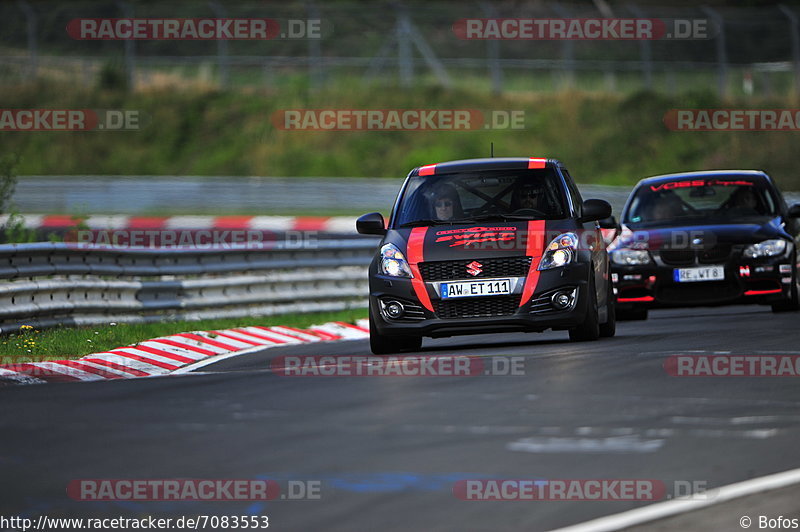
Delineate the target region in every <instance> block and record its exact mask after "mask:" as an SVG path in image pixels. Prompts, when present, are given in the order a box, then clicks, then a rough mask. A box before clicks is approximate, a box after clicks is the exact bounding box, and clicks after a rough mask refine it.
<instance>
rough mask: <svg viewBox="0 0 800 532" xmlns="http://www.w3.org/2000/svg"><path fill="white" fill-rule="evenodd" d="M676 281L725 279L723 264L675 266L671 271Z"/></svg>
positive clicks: (692, 281)
mask: <svg viewBox="0 0 800 532" xmlns="http://www.w3.org/2000/svg"><path fill="white" fill-rule="evenodd" d="M673 276H674V279H675V282H676V283H696V282H700V281H723V280H725V267H724V266H702V267H699V268H676V269H675V270H674V271H673Z"/></svg>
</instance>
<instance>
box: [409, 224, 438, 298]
mask: <svg viewBox="0 0 800 532" xmlns="http://www.w3.org/2000/svg"><path fill="white" fill-rule="evenodd" d="M427 232H428V228H427V227H415V228H414V229H412V230H411V234H410V235H409V237H408V249H407V250H406V258H407V259H408V265H409V267H410V268H411V273H412V274H413V275H414V277H413V278H412V279H411V286H412V287H413V288H414V293H415V294H417V299H419V302H420V303H422V306H423V307H425V308H426V309H428V310H430V311H431V312H433V305H432V304H431V298H430V296H429V295H428V288H427V287H426V286H425V281H423V280H422V274H420V273H419V267H418V266H417V263H419V262H424V255H423V247H424V246H425V234H426V233H427Z"/></svg>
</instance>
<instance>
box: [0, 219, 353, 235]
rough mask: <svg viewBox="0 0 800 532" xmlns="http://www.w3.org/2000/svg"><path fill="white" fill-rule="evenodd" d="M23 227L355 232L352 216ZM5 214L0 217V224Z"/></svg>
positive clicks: (33, 222)
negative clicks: (78, 226) (79, 226)
mask: <svg viewBox="0 0 800 532" xmlns="http://www.w3.org/2000/svg"><path fill="white" fill-rule="evenodd" d="M21 216H22V218H23V220H24V224H25V227H27V228H29V229H42V230H69V229H74V228H75V227H76V226H77V225H78V223H79V222H80V224H81V226H82V227H83V226H85V227H87V228H88V229H93V230H119V231H127V230H136V231H138V230H148V231H160V230H186V231H193V230H220V231H222V230H253V231H320V232H325V233H355V232H356V219H355V218H354V217H352V216H198V215H189V216H124V215H90V216H86V217H84V216H81V217H80V218H76V217H73V216H69V215H66V214H23V215H21ZM7 221H8V215H2V216H0V225H4V224H5V223H6V222H7Z"/></svg>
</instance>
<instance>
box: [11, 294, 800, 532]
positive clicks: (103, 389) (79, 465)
mask: <svg viewBox="0 0 800 532" xmlns="http://www.w3.org/2000/svg"><path fill="white" fill-rule="evenodd" d="M798 325H800V314H798V313H789V314H772V313H771V312H770V311H769V309H768V308H767V307H728V308H711V309H708V308H702V309H682V310H664V311H656V312H652V313H651V319H650V320H648V321H644V322H623V323H620V324H619V325H618V333H617V334H618V335H617V337H616V338H612V339H603V340H600V341H598V342H589V343H570V342H568V341H567V340H566V338H567V334H566V332H550V333H545V334H528V335H525V334H515V335H485V336H479V337H460V338H450V339H440V340H429V339H428V340H426V341H425V342H424V344H423V348H424V349H423V353H425V354H458V355H474V356H481V357H492V356H521V357H524V369H525V372H524V373H525V374H524V375H517V376H486V375H483V376H475V377H419V378H412V377H373V378H368V377H286V376H280V375H276V374H275V373H273V372H271V371H270V360H271V359H273V358H274V357H276V356H279V355H288V354H293V355H368V354H369V349H368V345H367V342H366V341H363V340H358V341H347V342H337V343H332V344H317V345H315V344H306V345H299V346H292V347H281V348H271V349H268V350H264V351H263V352H259V353H255V354H250V355H245V356H241V357H235V358H230V359H227V360H223V361H221V362H219V363H216V364H212V365H209V366H206V367H204V368H202V369H201V370H200V372H201V373H199V374H187V375H182V376H170V377H161V378H148V379H134V380H128V381H113V382H97V383H80V384H47V385H40V386H9V387H5V388H2V389H0V402H2V405H3V408H2V411H1V412H0V432H1V433H2V436H0V465H2V471H3V480H4V482H2V483H0V515H10V514H21V515H30V516H36V515H38V514H40V513H46V514H48V515H51V516H57V515H70V516H75V517H91V516H101V515H102V516H117V515H122V516H140V517H141V516H146V515H154V516H158V517H168V516H180V515H198V514H217V515H226V514H227V515H248V514H267V515H269V517H270V523H271V526H270V529H275V530H315V529H316V530H319V529H326V530H379V529H383V530H407V529H419V530H547V529H550V528H554V527H558V526H564V525H568V524H573V523H578V522H581V521H585V520H588V519H591V518H594V517H598V516H601V515H607V514H612V513H616V512H620V511H623V510H626V509H629V508H633V507H636V506H640V505H642V504H647V503H646V502H631V501H627V502H620V501H613V502H597V501H593V502H584V501H572V502H565V501H558V502H543V501H536V502H533V501H524V502H522V501H515V502H493V501H480V502H473V501H462V500H459V499H457V498H456V497H455V496H454V495H453V493H452V487H453V484H454V483H455V482H457V481H458V480H462V479H473V478H532V479H533V478H539V479H545V478H550V479H592V478H622V479H625V478H640V479H657V480H661V481H663V482H665V483H666V485H667V487H668V491H670V492H671V491H672V486H673V481H674V480H685V481H701V482H706V483H707V485H708V486H709V487H714V486H720V485H725V484H729V483H732V482H736V481H740V480H745V479H747V478H752V477H756V476H762V475H766V474H769V473H774V472H778V471H783V470H787V469H791V468H795V467H798V466H800V451H798V447H797V441H798V438H800V392H798V380H797V379H798V378H796V377H794V378H793V377H771V378H770V377H737V378H720V377H693V378H683V377H672V376H670V375H668V374H667V372H666V371H665V370H664V368H663V366H662V365H663V363H664V361H665V360H666V358H667V357H668V356H669V355H673V354H678V353H690V352H694V353H695V354H698V353H699V352H701V351H702V352H705V353H708V354H712V353H719V352H731V353H733V354H749V355H751V354H773V353H774V354H800V343H798V338H799V337H800V333H798V329H800V327H798ZM81 478H105V479H120V478H137V479H143V478H155V479H167V478H212V479H218V478H220V479H221V478H224V479H252V478H270V479H275V480H277V481H278V482H279V483H284V482H287V481H289V480H312V481H320V485H321V493H320V495H321V498H320V499H319V500H300V501H289V500H276V501H269V502H227V503H221V502H214V503H209V502H204V503H199V502H132V501H125V502H83V501H73V500H71V499H69V498H68V497H67V496H66V494H65V489H66V486H67V484H68V482H69V481H70V480H73V479H81ZM786 511H787V512H788V511H790V509H788V508H787V510H786ZM738 517H739V516H738V515H731V522H730V527H729V529H731V530H734V529H738V521H737V520H738Z"/></svg>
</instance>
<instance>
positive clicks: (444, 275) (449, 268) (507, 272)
mask: <svg viewBox="0 0 800 532" xmlns="http://www.w3.org/2000/svg"><path fill="white" fill-rule="evenodd" d="M473 261H477V262H479V263H480V264H481V270H483V271H481V273H479V274H478V275H475V276H473V275H471V274H469V273H467V264H470V263H472V262H473ZM530 266H531V258H530V257H507V258H496V259H464V260H443V261H436V262H421V263H420V264H419V271H420V273H421V274H422V278H423V279H424V280H425V281H428V282H432V281H451V280H454V279H482V278H492V277H525V276H526V275H528V270H529V269H530Z"/></svg>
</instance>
